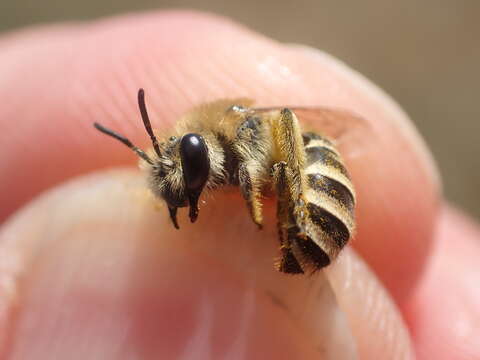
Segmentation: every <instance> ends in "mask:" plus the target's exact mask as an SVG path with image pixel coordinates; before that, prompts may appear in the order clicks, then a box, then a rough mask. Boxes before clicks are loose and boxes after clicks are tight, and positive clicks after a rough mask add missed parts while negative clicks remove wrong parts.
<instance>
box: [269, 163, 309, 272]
mask: <svg viewBox="0 0 480 360" xmlns="http://www.w3.org/2000/svg"><path fill="white" fill-rule="evenodd" d="M286 172H287V164H286V163H285V162H284V161H281V162H279V163H276V164H274V165H273V178H274V183H275V187H276V192H277V221H278V222H277V227H278V239H279V240H280V252H281V254H282V257H281V258H280V259H279V261H277V262H276V264H275V266H276V268H277V270H278V271H281V272H284V273H287V274H303V269H302V267H301V266H300V264H299V263H298V261H297V259H296V258H295V256H294V254H293V252H292V248H291V242H290V236H289V233H288V227H289V226H290V223H291V221H290V215H289V214H290V212H291V211H290V209H291V206H290V204H289V202H290V201H289V200H290V194H289V189H288V186H287V178H286Z"/></svg>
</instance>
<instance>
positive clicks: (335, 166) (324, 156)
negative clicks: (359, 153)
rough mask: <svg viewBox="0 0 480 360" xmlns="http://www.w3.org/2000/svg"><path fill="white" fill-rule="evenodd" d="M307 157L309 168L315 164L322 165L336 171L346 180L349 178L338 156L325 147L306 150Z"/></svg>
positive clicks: (312, 147)
mask: <svg viewBox="0 0 480 360" xmlns="http://www.w3.org/2000/svg"><path fill="white" fill-rule="evenodd" d="M305 153H306V155H307V164H306V165H307V167H308V166H310V165H313V164H315V163H321V164H322V165H325V166H328V167H329V168H330V169H332V170H336V171H338V172H339V173H341V174H342V175H343V176H345V177H346V178H349V175H348V172H347V170H346V169H345V166H343V164H342V163H341V162H340V160H339V158H338V156H337V154H335V153H334V152H333V151H331V150H330V149H328V148H326V147H324V146H311V147H307V148H305Z"/></svg>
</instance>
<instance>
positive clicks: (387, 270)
mask: <svg viewBox="0 0 480 360" xmlns="http://www.w3.org/2000/svg"><path fill="white" fill-rule="evenodd" d="M172 34H174V36H172ZM0 53H1V54H2V56H1V57H0V97H1V98H2V100H3V102H2V106H1V107H0V121H1V126H2V131H1V133H0V138H1V140H0V141H1V143H2V152H1V153H0V166H1V171H0V183H1V184H2V185H3V189H7V190H6V191H5V190H4V196H3V197H2V207H1V217H2V219H3V224H2V227H1V229H0V359H2V360H3V359H26V358H35V359H44V358H45V359H66V358H68V359H84V358H89V359H136V358H139V359H154V358H155V359H156V358H167V359H177V358H178V359H190V358H195V359H204V358H205V359H221V358H229V359H230V358H231V359H265V358H272V359H273V358H275V359H291V358H299V359H330V358H333V359H343V358H345V359H351V358H355V357H357V358H361V359H413V358H415V356H416V357H417V358H419V359H476V358H479V357H480V341H479V340H478V336H476V334H478V331H479V325H478V324H480V292H479V291H478V285H476V284H479V283H480V273H479V272H478V266H476V260H477V259H478V256H479V254H480V245H479V242H478V239H479V238H480V230H479V227H478V225H476V224H474V223H473V221H472V220H469V219H468V217H467V216H465V215H464V214H462V213H461V212H460V211H458V210H454V209H452V208H451V207H450V206H449V205H448V204H446V203H445V201H444V200H443V198H442V195H441V190H440V180H439V176H438V173H437V171H436V169H435V166H434V165H433V162H432V159H431V157H430V155H429V153H428V151H427V150H426V148H425V146H424V144H423V142H422V140H421V139H420V137H419V136H418V134H417V133H416V131H415V130H414V129H413V127H412V125H411V124H410V122H409V120H408V118H407V117H406V115H405V114H404V113H403V112H402V111H401V110H400V109H399V108H398V107H397V105H395V104H394V103H393V102H392V100H391V99H390V98H388V96H386V95H385V94H384V93H382V92H381V91H380V90H379V89H377V88H375V87H374V86H373V85H372V84H371V83H369V82H368V81H367V80H365V79H364V78H362V77H361V75H359V74H357V73H355V72H353V71H352V70H350V69H348V68H347V67H346V66H345V65H343V64H341V63H339V62H338V61H337V60H335V59H333V58H331V57H330V56H328V55H325V54H323V53H320V52H318V51H316V50H312V49H309V48H305V47H301V46H293V45H289V46H285V45H282V44H278V43H275V42H273V41H271V40H269V39H266V38H265V37H262V36H260V35H258V34H255V33H252V32H250V31H248V30H246V29H244V28H242V27H239V26H238V25H236V24H233V23H231V22H230V21H228V20H225V19H221V18H217V17H213V16H210V15H204V14H198V13H188V12H160V13H153V14H146V15H135V16H125V17H118V18H113V19H108V20H102V21H98V22H95V23H92V24H75V25H58V26H50V27H44V28H36V29H29V30H24V31H21V32H17V33H11V34H7V35H4V36H3V38H1V39H0ZM139 87H143V88H145V89H146V92H147V104H148V107H149V112H150V116H151V119H152V122H153V124H154V127H156V128H157V129H158V131H160V132H162V131H168V128H169V127H170V126H171V125H172V124H173V123H174V121H175V119H176V118H178V116H179V115H181V114H182V113H184V112H185V111H186V110H187V109H188V108H189V107H190V106H192V105H194V104H198V103H199V102H204V101H208V100H213V99H217V98H222V97H242V96H248V97H251V98H254V99H256V100H257V102H258V104H261V105H264V106H269V105H286V104H295V105H310V106H311V105H323V106H334V107H340V108H344V109H351V110H352V111H354V112H355V113H356V114H359V115H361V116H362V117H364V118H365V119H367V121H368V123H369V129H370V130H368V131H367V132H366V133H365V134H367V135H366V136H360V137H358V136H353V137H352V138H351V139H350V140H346V141H345V143H343V144H342V146H341V150H342V151H343V152H344V156H345V158H346V163H347V165H348V168H349V170H350V171H351V173H352V177H353V182H354V183H355V186H356V189H357V193H358V208H357V213H358V234H357V236H356V238H355V239H354V240H353V241H352V243H351V244H352V246H349V247H347V249H345V250H344V251H343V253H342V255H341V256H340V258H339V259H338V261H336V262H335V263H334V264H333V265H332V266H330V267H329V268H328V269H327V270H326V271H325V272H324V273H321V274H318V275H316V276H313V277H289V276H285V275H283V274H279V273H276V272H275V271H274V270H273V265H272V264H273V258H274V256H275V255H276V254H278V252H277V248H278V244H277V243H276V238H275V227H274V221H275V220H274V218H275V210H274V203H273V201H269V200H267V201H266V203H265V218H266V223H265V229H264V230H262V231H258V230H257V229H256V227H255V225H254V224H252V223H251V220H250V219H249V216H248V214H247V211H246V209H245V205H244V204H243V201H242V199H241V196H240V195H239V193H238V191H233V192H231V191H230V192H229V191H221V192H218V193H215V194H212V195H211V196H208V197H206V198H205V204H203V205H202V204H201V208H200V215H199V219H198V221H197V223H195V224H194V225H191V224H189V223H188V220H187V214H186V212H185V211H183V212H182V211H181V212H180V213H179V222H180V228H181V230H180V231H177V230H175V229H173V227H172V226H171V224H170V223H169V219H168V216H167V211H166V209H165V208H163V207H161V208H160V209H159V210H156V207H155V201H154V200H153V199H152V197H151V196H149V194H148V192H147V191H146V190H145V185H144V182H143V181H144V178H143V176H142V174H140V173H139V172H138V171H136V170H134V169H129V168H121V169H115V170H105V168H107V167H115V166H132V165H134V164H135V161H136V159H135V157H134V155H133V154H132V153H131V152H129V151H128V149H126V148H125V147H122V146H121V145H120V144H118V143H117V142H115V141H113V140H112V139H109V138H106V137H104V136H102V135H101V134H99V133H98V132H96V131H95V130H94V129H93V128H92V126H91V123H92V122H94V121H100V122H102V123H103V124H105V125H106V126H108V127H110V128H112V129H115V130H118V131H119V132H121V133H123V134H126V135H128V137H129V138H130V139H131V140H132V141H133V142H134V143H136V144H137V145H139V146H145V145H146V144H147V136H146V134H145V133H144V130H143V129H142V126H141V122H140V117H139V114H138V111H137V108H136V103H135V101H136V91H137V89H138V88H139ZM313 126H315V125H313ZM362 131H363V130H362ZM365 139H367V140H368V141H365ZM40 193H42V194H41V195H39V194H40ZM5 194H6V196H5ZM335 299H336V301H335Z"/></svg>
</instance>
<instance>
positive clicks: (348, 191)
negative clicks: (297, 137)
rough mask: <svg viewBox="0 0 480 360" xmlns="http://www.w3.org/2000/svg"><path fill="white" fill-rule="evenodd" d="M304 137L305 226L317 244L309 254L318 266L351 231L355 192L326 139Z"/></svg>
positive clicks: (330, 257)
mask: <svg viewBox="0 0 480 360" xmlns="http://www.w3.org/2000/svg"><path fill="white" fill-rule="evenodd" d="M303 141H304V146H305V154H306V166H305V170H304V176H305V177H306V181H307V189H306V191H305V195H304V196H305V199H306V201H307V208H308V212H309V220H310V221H309V222H308V223H309V224H308V227H307V229H306V230H307V236H308V238H309V240H311V241H312V242H314V243H315V244H316V245H317V246H318V247H319V248H312V249H311V252H312V254H309V255H310V256H308V257H314V258H315V257H316V258H317V259H316V261H315V262H316V264H315V266H316V267H318V268H321V267H323V266H326V265H328V264H329V263H330V262H331V261H332V260H333V259H334V258H335V257H336V256H337V255H338V253H339V252H340V250H341V249H342V248H343V247H344V246H345V245H346V243H347V242H348V240H349V239H350V237H351V235H352V234H353V231H354V228H355V217H354V206H355V192H354V189H353V185H352V182H351V180H350V177H349V175H348V173H347V170H346V169H345V167H344V165H343V162H342V159H341V157H340V155H339V153H338V152H337V150H336V149H335V147H334V146H333V144H332V143H331V142H330V141H329V140H328V139H326V138H324V137H322V136H320V135H317V134H314V133H304V134H303ZM307 242H310V241H308V240H307ZM312 245H313V244H310V247H312ZM308 251H309V249H305V250H304V252H308ZM322 253H323V254H322ZM305 255H307V254H305ZM312 260H314V259H312Z"/></svg>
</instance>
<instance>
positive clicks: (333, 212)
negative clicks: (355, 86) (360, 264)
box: [94, 89, 356, 274]
mask: <svg viewBox="0 0 480 360" xmlns="http://www.w3.org/2000/svg"><path fill="white" fill-rule="evenodd" d="M138 105H139V108H140V113H141V116H142V119H143V124H144V126H145V129H146V131H147V133H148V135H149V136H150V139H151V141H152V144H153V149H152V150H150V151H149V152H148V153H147V152H145V151H143V150H141V149H139V148H138V147H136V146H135V145H133V144H132V143H131V142H130V141H129V140H128V139H127V138H125V137H124V136H122V135H120V134H118V133H116V132H114V131H112V130H109V129H107V128H105V127H103V126H102V125H100V124H98V123H95V124H94V126H95V127H96V128H97V129H98V130H100V131H101V132H102V133H104V134H106V135H109V136H111V137H113V138H115V139H117V140H119V141H120V142H122V143H123V144H125V145H126V146H128V147H129V148H130V149H132V150H133V151H134V152H135V153H136V154H137V155H138V156H139V157H140V158H141V159H142V160H143V161H142V163H143V165H145V166H146V167H147V169H148V183H149V187H150V189H151V191H152V192H153V194H154V195H155V196H157V197H158V198H160V199H163V200H164V201H165V202H166V204H167V207H168V210H169V215H170V218H171V220H172V223H173V226H174V227H175V228H177V229H178V228H179V226H178V222H177V209H178V208H181V207H187V206H189V217H190V221H191V222H192V223H193V222H195V220H196V219H197V217H198V213H199V210H198V200H199V197H200V195H201V194H202V191H203V190H204V189H205V188H207V189H210V190H212V189H216V188H218V187H220V186H223V185H235V186H239V187H240V191H241V194H242V195H243V198H244V199H245V201H246V203H247V207H248V211H249V213H250V216H251V218H252V220H253V222H254V223H255V224H256V225H257V226H258V227H259V228H261V226H262V203H261V198H262V196H263V195H265V194H267V193H269V190H270V192H271V190H273V191H274V192H275V193H276V197H277V219H278V234H279V236H278V237H279V241H280V251H281V258H280V259H279V260H278V261H277V263H276V268H277V269H278V270H279V271H281V272H284V273H290V274H302V273H305V272H308V273H312V272H315V271H316V270H319V269H321V268H323V267H325V266H327V265H328V264H330V262H331V261H332V260H334V259H335V258H336V256H337V255H338V253H339V252H340V250H341V249H342V248H343V247H344V246H345V244H346V243H347V242H348V240H349V239H350V237H351V236H352V234H353V232H354V229H355V218H354V206H355V191H354V189H353V185H352V182H351V180H350V177H349V175H348V172H347V170H346V168H345V166H344V165H343V161H342V158H341V156H340V154H339V152H338V151H337V149H336V147H335V145H334V143H333V142H332V141H331V140H329V139H328V138H327V137H325V136H322V135H320V134H317V133H313V132H303V133H302V131H301V129H300V125H299V122H298V119H297V115H298V116H299V117H304V118H311V119H315V120H317V121H320V124H321V125H325V126H326V127H327V128H330V132H331V133H332V135H333V137H336V136H338V135H339V134H340V133H341V129H342V128H345V126H347V127H348V124H349V123H351V122H352V121H353V122H354V121H356V120H355V119H356V118H355V117H353V116H352V115H349V114H348V113H345V112H342V111H337V110H328V109H322V108H253V107H252V101H251V100H247V99H238V100H219V101H216V102H212V103H207V104H203V105H200V106H198V107H197V108H195V109H194V110H193V111H191V112H190V113H188V114H187V115H186V116H184V117H183V118H182V119H181V121H180V122H179V123H178V125H177V127H176V130H175V134H174V135H173V136H170V137H167V138H165V139H163V140H162V141H158V140H157V138H156V136H155V134H154V133H153V130H152V126H151V124H150V120H149V117H148V113H147V108H146V106H145V95H144V91H143V89H140V90H139V91H138ZM327 130H328V129H327Z"/></svg>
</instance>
